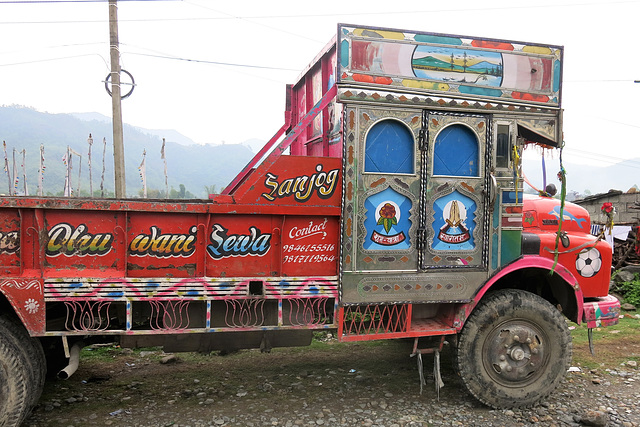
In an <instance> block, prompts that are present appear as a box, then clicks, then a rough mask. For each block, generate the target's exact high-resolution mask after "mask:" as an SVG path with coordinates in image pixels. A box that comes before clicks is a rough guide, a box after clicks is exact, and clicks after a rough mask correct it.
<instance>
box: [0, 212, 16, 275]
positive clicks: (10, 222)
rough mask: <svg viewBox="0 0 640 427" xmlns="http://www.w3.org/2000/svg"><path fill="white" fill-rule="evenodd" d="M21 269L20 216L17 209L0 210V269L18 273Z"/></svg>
mask: <svg viewBox="0 0 640 427" xmlns="http://www.w3.org/2000/svg"><path fill="white" fill-rule="evenodd" d="M19 269H20V216H19V215H18V210H17V209H2V210H0V271H1V272H2V274H9V275H10V274H16V273H17V272H19Z"/></svg>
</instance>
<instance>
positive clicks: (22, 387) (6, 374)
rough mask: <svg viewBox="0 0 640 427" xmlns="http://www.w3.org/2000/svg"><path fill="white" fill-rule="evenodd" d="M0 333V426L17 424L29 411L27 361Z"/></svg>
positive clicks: (8, 426) (11, 426) (6, 426)
mask: <svg viewBox="0 0 640 427" xmlns="http://www.w3.org/2000/svg"><path fill="white" fill-rule="evenodd" d="M5 338H6V337H4V336H1V335H0V427H15V426H19V425H20V424H21V423H22V421H23V420H24V419H25V418H26V416H27V413H28V411H29V409H30V408H29V371H28V368H27V366H28V362H27V360H25V358H24V354H23V352H22V351H20V350H19V349H17V348H16V347H14V346H13V344H12V343H11V342H10V340H7V339H5Z"/></svg>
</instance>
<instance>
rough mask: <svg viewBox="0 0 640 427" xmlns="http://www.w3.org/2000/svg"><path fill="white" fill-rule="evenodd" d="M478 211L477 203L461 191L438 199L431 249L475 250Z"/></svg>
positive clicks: (435, 208)
mask: <svg viewBox="0 0 640 427" xmlns="http://www.w3.org/2000/svg"><path fill="white" fill-rule="evenodd" d="M476 210H477V205H476V202H475V201H474V200H473V199H471V198H470V197H467V196H465V195H463V194H461V193H460V192H459V191H454V192H453V193H451V194H448V195H446V196H443V197H440V198H438V199H436V200H435V201H434V202H433V212H434V221H433V223H432V227H433V235H434V237H433V241H432V242H431V248H432V249H433V250H435V251H452V250H453V251H455V250H458V251H465V250H473V249H475V247H476V242H475V239H474V231H475V228H476V223H477V219H476Z"/></svg>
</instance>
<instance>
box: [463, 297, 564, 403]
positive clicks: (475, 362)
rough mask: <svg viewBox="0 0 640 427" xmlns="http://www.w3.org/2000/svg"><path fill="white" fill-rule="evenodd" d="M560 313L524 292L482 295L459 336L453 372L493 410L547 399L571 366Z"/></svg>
mask: <svg viewBox="0 0 640 427" xmlns="http://www.w3.org/2000/svg"><path fill="white" fill-rule="evenodd" d="M571 352H572V344H571V334H570V333H569V328H568V327H567V323H566V322H565V319H564V317H563V316H562V314H561V313H560V312H559V311H558V310H557V309H556V308H555V307H554V306H552V305H551V304H550V303H549V302H547V301H546V300H544V299H543V298H541V297H539V296H538V295H535V294H532V293H530V292H526V291H520V290H513V289H507V290H502V291H498V292H495V293H493V294H490V295H488V296H486V297H485V298H484V299H483V300H482V301H481V302H480V303H479V304H478V306H477V307H476V309H475V310H474V311H473V312H472V313H471V315H470V316H469V319H468V320H467V322H466V324H465V326H464V328H463V329H462V332H461V333H460V337H459V342H458V349H457V362H456V364H457V368H458V372H459V374H460V376H461V378H462V381H463V383H464V385H465V386H466V388H467V390H468V391H469V392H470V393H471V394H472V395H473V396H474V397H475V398H476V399H478V400H479V401H481V402H482V403H484V404H486V405H488V406H491V407H493V408H498V409H500V408H514V407H528V406H531V405H533V404H535V403H536V402H537V401H539V400H540V399H542V398H544V397H545V396H547V395H549V394H550V393H551V392H552V391H553V390H554V389H555V388H556V387H557V385H558V383H559V382H560V381H561V380H562V378H563V377H564V375H565V373H566V371H567V369H568V368H569V364H570V363H571Z"/></svg>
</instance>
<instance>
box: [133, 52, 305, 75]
mask: <svg viewBox="0 0 640 427" xmlns="http://www.w3.org/2000/svg"><path fill="white" fill-rule="evenodd" d="M123 53H125V52H123ZM127 54H128V55H139V56H149V57H152V58H162V59H172V60H176V61H186V62H199V63H203V64H214V65H228V66H230V67H243V68H260V69H263V70H278V71H300V70H299V69H293V68H281V67H267V66H264V65H251V64H234V63H231V62H219V61H207V60H204V59H192V58H181V57H177V56H167V55H157V54H151V53H137V52H127Z"/></svg>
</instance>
